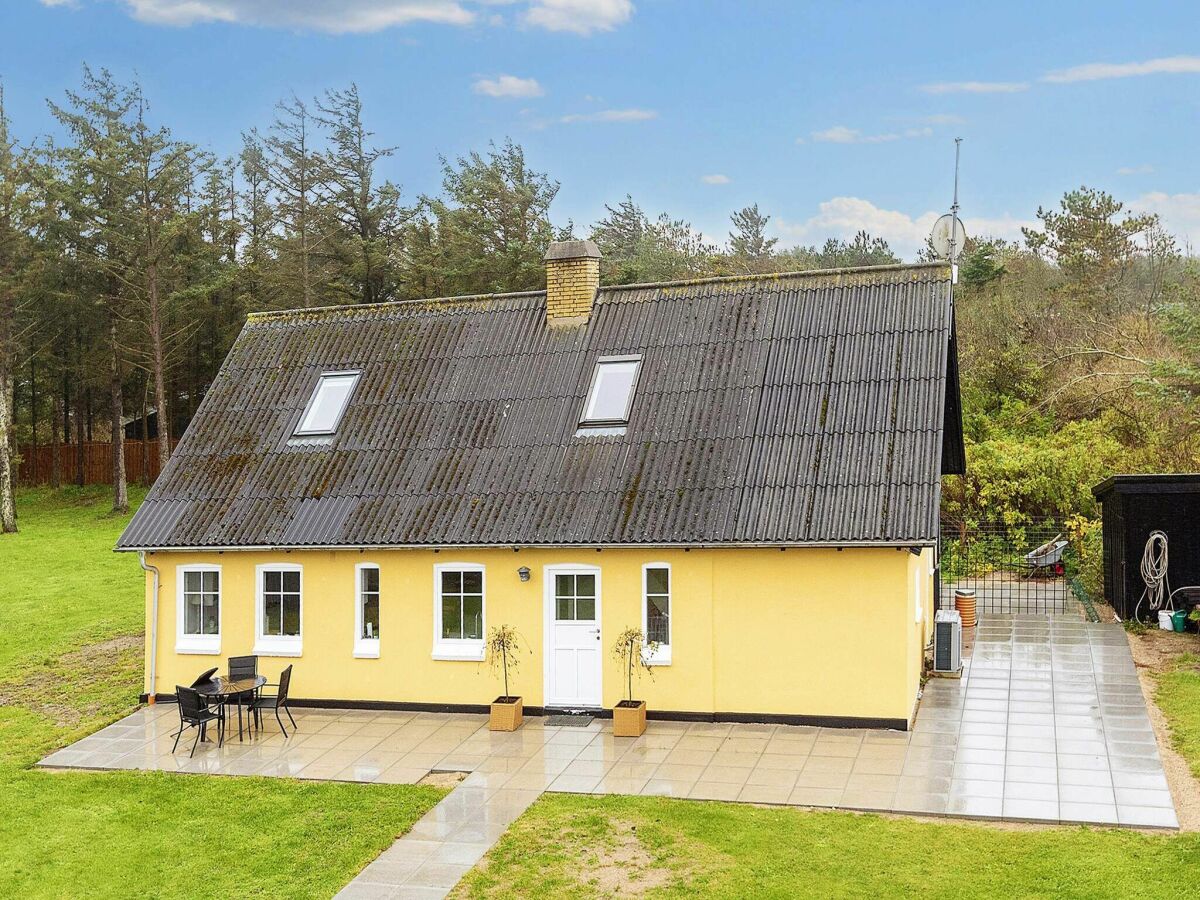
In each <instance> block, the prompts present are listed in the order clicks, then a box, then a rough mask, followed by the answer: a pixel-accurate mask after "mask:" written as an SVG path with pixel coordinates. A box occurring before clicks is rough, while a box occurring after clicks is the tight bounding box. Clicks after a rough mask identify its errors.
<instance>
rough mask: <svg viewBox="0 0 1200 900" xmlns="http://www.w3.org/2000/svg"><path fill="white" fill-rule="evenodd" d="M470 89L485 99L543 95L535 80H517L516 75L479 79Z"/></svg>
mask: <svg viewBox="0 0 1200 900" xmlns="http://www.w3.org/2000/svg"><path fill="white" fill-rule="evenodd" d="M471 87H472V89H473V90H474V91H475V93H477V94H483V95H484V96H485V97H540V96H542V94H544V93H545V91H544V90H542V86H541V85H540V84H538V82H537V79H536V78H518V77H517V76H516V75H501V76H499V77H498V78H480V79H479V80H478V81H476V82H475V83H474V84H473V85H471Z"/></svg>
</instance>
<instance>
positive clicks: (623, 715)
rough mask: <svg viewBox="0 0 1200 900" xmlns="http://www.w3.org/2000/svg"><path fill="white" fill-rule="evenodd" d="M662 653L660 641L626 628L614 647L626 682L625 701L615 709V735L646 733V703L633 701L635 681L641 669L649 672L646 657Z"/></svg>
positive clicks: (627, 735) (615, 655)
mask: <svg viewBox="0 0 1200 900" xmlns="http://www.w3.org/2000/svg"><path fill="white" fill-rule="evenodd" d="M657 649H658V643H657V642H656V641H647V640H646V636H645V635H644V634H642V630H641V629H640V628H626V629H625V630H624V631H622V632H621V634H620V635H619V636H618V637H617V642H616V643H615V644H614V645H613V658H614V659H616V660H617V661H618V662H620V663H621V680H622V681H623V682H625V699H624V700H622V701H621V702H620V703H618V704H617V705H616V706H615V707H614V708H613V734H614V735H615V736H616V737H639V736H640V735H641V734H642V733H643V732H644V731H645V730H646V701H645V700H634V699H633V677H634V674H635V673H636V672H637V670H638V669H639V668H644V669H645V670H646V671H647V672H649V671H650V667H649V666H647V665H646V656H647V655H649V656H653V655H654V651H655V650H657Z"/></svg>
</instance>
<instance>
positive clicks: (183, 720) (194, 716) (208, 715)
mask: <svg viewBox="0 0 1200 900" xmlns="http://www.w3.org/2000/svg"><path fill="white" fill-rule="evenodd" d="M175 697H176V699H177V700H178V701H179V731H177V732H176V733H175V743H174V744H172V745H171V752H172V753H174V752H175V751H176V749H178V747H179V738H180V736H181V735H182V734H183V732H184V731H185V730H186V729H188V728H195V729H196V739H195V740H194V741H192V752H191V753H189V754H188V758H189V759H190V758H191V757H193V756H195V755H196V745H197V744H199V743H200V739H201V738H202V737H204V733H205V731H206V730H207V728H208V723H209V722H216V723H217V747H220V746H221V745H222V744H223V743H224V742H225V720H224V719H222V718H221V717H220V716H219V715H217V713H215V712H213V711H212V710H211V709H208V708H207V707H206V706H205V705H204V700H203V698H201V696H200V694H199V692H198V691H196V690H195V689H193V688H189V687H184V686H183V685H181V684H177V685H175Z"/></svg>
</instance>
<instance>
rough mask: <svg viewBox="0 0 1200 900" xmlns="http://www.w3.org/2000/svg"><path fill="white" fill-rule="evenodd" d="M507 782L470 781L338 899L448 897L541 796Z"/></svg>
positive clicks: (481, 777)
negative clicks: (515, 787) (512, 824)
mask: <svg viewBox="0 0 1200 900" xmlns="http://www.w3.org/2000/svg"><path fill="white" fill-rule="evenodd" d="M507 780H508V778H507V777H501V776H496V775H494V774H488V773H484V772H476V773H473V774H471V775H469V776H467V778H466V779H465V780H464V781H463V782H462V784H460V785H458V787H456V788H455V789H454V790H452V791H451V792H450V793H449V794H447V795H446V797H445V799H443V800H442V802H441V803H439V804H438V805H437V806H435V807H434V808H433V809H431V810H430V811H429V812H427V813H426V814H425V816H424V817H423V818H421V819H420V820H419V821H418V822H417V823H416V824H415V825H413V827H412V830H411V831H409V832H408V834H406V835H404V836H403V837H402V838H400V839H399V840H398V841H396V843H394V844H392V846H391V847H389V848H388V849H387V850H384V851H383V853H381V854H380V855H379V856H378V858H376V859H375V860H374V861H373V862H371V863H370V864H369V865H368V866H367V867H366V868H365V869H363V870H362V871H361V872H359V873H358V875H356V876H355V877H354V880H352V881H351V882H350V883H349V884H348V885H346V887H344V888H343V889H342V890H341V892H340V893H338V895H337V896H338V897H340V898H343V900H346V898H351V900H356V898H374V897H444V896H446V894H448V893H449V892H450V889H451V888H453V887H454V885H456V884H458V882H459V880H460V879H461V878H462V877H463V876H464V875H466V874H467V872H469V871H470V870H471V869H472V868H473V867H474V866H475V864H476V863H477V862H479V860H480V859H482V858H483V855H484V854H485V853H487V852H488V850H490V849H491V848H492V846H493V845H494V844H495V843H496V841H498V840H499V839H500V836H501V835H502V834H504V832H505V831H506V830H507V829H508V826H509V825H510V824H511V823H512V822H513V821H514V820H515V819H516V818H517V817H518V816H519V815H521V813H523V812H525V810H526V809H527V808H528V807H529V805H530V804H531V803H533V801H534V800H536V799H537V798H538V797H539V796H540V795H541V793H542V792H541V791H535V790H517V789H514V788H507V787H504V785H503V782H505V781H507Z"/></svg>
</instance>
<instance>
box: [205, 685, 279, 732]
mask: <svg viewBox="0 0 1200 900" xmlns="http://www.w3.org/2000/svg"><path fill="white" fill-rule="evenodd" d="M266 683H267V676H266V675H255V676H254V677H253V678H234V679H230V678H226V677H224V676H221V675H218V676H217V677H216V678H214V679H212V680H211V681H208V682H205V683H204V684H198V685H196V690H197V691H198V692H199V693H200V695H201V696H202V697H207V698H211V699H213V700H216V701H217V702H218V703H220V704H222V705H226V704H228V703H229V701H230V700H233V701H234V702H235V705H236V706H237V710H238V740H239V741H240V740H241V739H242V704H241V703H239V702H237V701H238V700H239V699H240V698H241V697H242V696H243V695H245V694H253V693H254V692H255V691H257V690H258V689H259V688H260V687H262V686H263V685H264V684H266ZM247 724H249V723H247Z"/></svg>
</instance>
